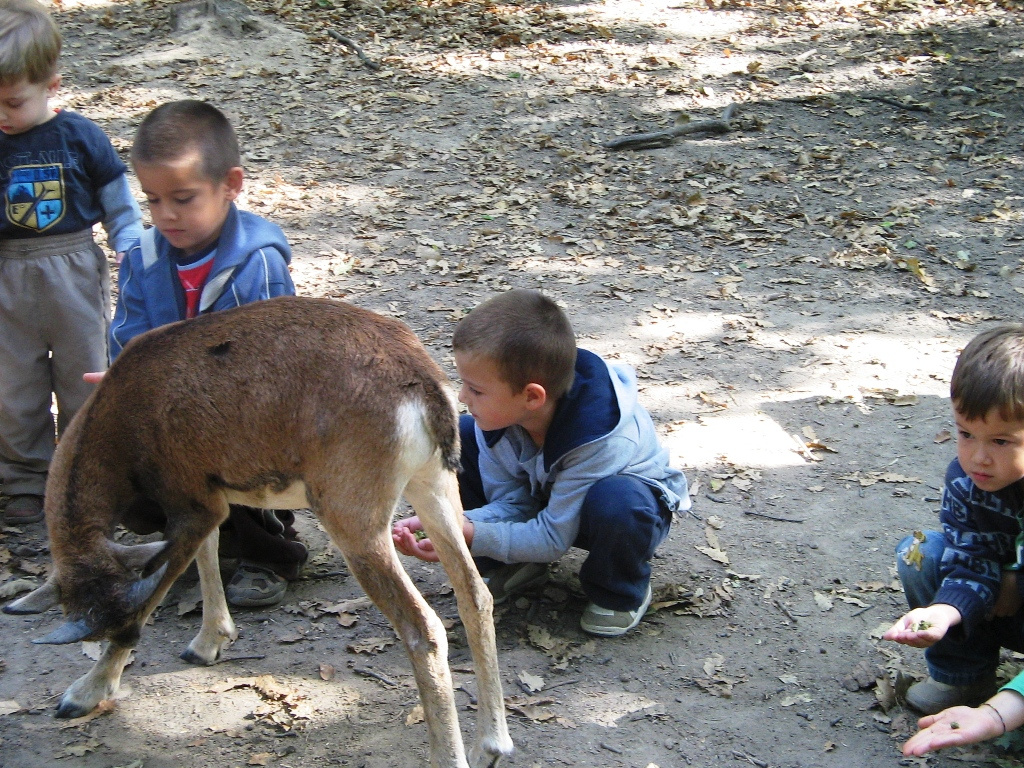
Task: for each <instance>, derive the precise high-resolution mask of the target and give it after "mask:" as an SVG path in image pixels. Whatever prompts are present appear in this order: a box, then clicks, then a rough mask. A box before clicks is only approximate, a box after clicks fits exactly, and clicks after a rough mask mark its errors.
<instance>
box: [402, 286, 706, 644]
mask: <svg viewBox="0 0 1024 768" xmlns="http://www.w3.org/2000/svg"><path fill="white" fill-rule="evenodd" d="M452 346H453V349H454V352H455V365H456V368H457V369H458V372H459V376H460V377H461V379H462V388H461V390H460V392H459V400H460V401H461V402H462V403H464V404H465V405H466V406H467V408H468V410H469V414H470V415H468V416H463V417H462V420H461V431H462V473H461V474H460V477H459V487H460V493H461V496H462V503H463V506H464V507H465V509H466V517H465V522H464V525H463V531H464V534H465V536H466V542H467V544H468V545H469V547H470V552H471V553H472V554H473V555H474V557H475V558H476V559H477V564H478V567H479V568H480V570H481V573H482V575H483V576H484V578H485V580H486V581H487V583H488V587H489V588H490V590H491V592H492V594H493V596H494V599H495V602H496V603H501V602H503V601H505V600H507V599H508V597H509V596H510V595H511V594H513V593H514V592H517V591H520V590H523V589H526V588H528V587H530V586H534V585H537V584H539V583H542V582H543V581H544V580H545V579H546V578H547V567H548V563H551V562H553V561H555V560H557V559H558V558H559V557H561V556H562V555H563V554H565V553H566V551H568V549H569V548H570V547H573V546H575V547H579V548H581V549H585V550H587V551H588V552H589V555H588V557H587V558H586V560H585V561H584V563H583V567H582V568H581V570H580V581H581V583H582V586H583V590H584V592H585V593H586V595H587V597H588V598H589V600H590V604H589V605H588V606H587V608H586V610H585V611H584V613H583V617H582V619H581V621H580V626H581V627H582V628H583V629H584V630H585V631H587V632H589V633H591V634H595V635H603V636H608V637H615V636H618V635H622V634H624V633H626V632H627V631H629V630H630V629H632V628H633V627H635V626H636V625H637V624H638V623H639V622H640V619H641V618H643V615H644V613H645V611H646V610H647V608H648V606H649V605H650V602H651V565H650V560H651V557H652V556H653V555H654V550H655V548H656V547H657V546H658V544H660V543H661V541H662V540H663V539H664V538H665V536H666V535H667V534H668V530H669V526H670V524H671V522H672V516H673V513H674V512H675V511H676V510H679V509H684V510H685V509H689V497H688V496H687V488H686V479H685V477H684V476H683V474H682V473H681V472H680V471H679V470H676V469H673V468H672V467H670V466H669V464H668V452H667V451H666V450H665V449H664V448H663V447H662V446H661V445H660V444H659V442H658V438H657V435H656V434H655V431H654V424H653V422H652V421H651V417H650V415H649V414H648V413H647V411H646V410H644V408H643V406H641V405H640V404H639V403H638V402H637V386H636V377H635V375H634V373H633V372H632V370H631V369H629V368H626V367H623V366H613V365H610V364H608V363H606V362H605V361H604V360H602V359H601V358H600V357H598V356H597V355H595V354H593V353H591V352H588V351H586V350H583V349H577V348H576V339H575V336H574V334H573V330H572V326H571V325H570V323H569V320H568V318H566V316H565V314H564V313H563V312H562V311H561V309H559V307H558V306H557V305H556V304H555V303H554V302H553V301H552V300H551V299H549V298H547V297H545V296H544V295H543V294H541V293H538V292H536V291H528V290H512V291H509V292H507V293H504V294H502V295H500V296H497V297H495V298H493V299H491V300H489V301H487V302H485V303H483V304H481V305H480V306H478V307H477V308H476V309H474V310H473V311H472V312H470V313H469V314H468V315H467V316H466V317H465V318H464V319H463V320H462V321H461V322H460V323H459V325H458V327H457V328H456V330H455V336H454V339H453V345H452ZM421 527H422V526H421V525H420V522H419V520H418V519H417V518H415V517H412V518H408V519H406V520H401V521H399V522H398V523H397V524H396V525H395V528H394V540H395V545H396V547H397V548H398V549H399V551H401V552H403V553H404V554H407V555H414V556H416V557H419V558H421V559H424V560H436V559H437V556H436V554H435V553H434V550H433V546H432V545H431V543H430V540H429V539H422V540H419V539H417V538H416V531H418V530H420V528H421Z"/></svg>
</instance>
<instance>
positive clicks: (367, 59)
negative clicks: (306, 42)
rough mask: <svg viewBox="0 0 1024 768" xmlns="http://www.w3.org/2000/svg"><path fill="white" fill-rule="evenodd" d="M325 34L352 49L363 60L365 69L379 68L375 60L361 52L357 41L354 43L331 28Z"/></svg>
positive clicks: (374, 69)
mask: <svg viewBox="0 0 1024 768" xmlns="http://www.w3.org/2000/svg"><path fill="white" fill-rule="evenodd" d="M327 34H328V35H330V36H331V37H333V38H334V39H335V40H337V41H338V42H339V43H341V44H342V45H344V46H345V47H346V48H351V49H352V50H353V51H355V52H356V56H358V57H359V60H360V61H361V62H363V66H365V67H366V68H367V69H370V70H373V71H374V72H376V71H377V70H378V69H380V64H378V63H377V62H376V61H374V60H373V59H371V58H370V57H369V56H367V55H366V54H365V53H364V52H363V49H362V48H360V47H359V45H358V43H356V42H355V41H354V40H351V39H349V38H347V37H345V36H344V35H342V34H340V33H338V32H335V31H334V30H333V29H328V30H327Z"/></svg>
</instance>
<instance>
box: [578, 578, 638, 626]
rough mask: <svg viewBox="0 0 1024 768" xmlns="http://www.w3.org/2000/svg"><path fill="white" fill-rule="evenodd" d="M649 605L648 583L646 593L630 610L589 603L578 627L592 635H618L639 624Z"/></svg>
mask: <svg viewBox="0 0 1024 768" xmlns="http://www.w3.org/2000/svg"><path fill="white" fill-rule="evenodd" d="M650 605H651V585H650V584H648V585H647V595H646V596H645V597H644V601H643V602H642V603H640V606H639V607H638V608H634V609H633V610H632V611H613V610H611V609H609V608H602V607H601V606H599V605H597V604H596V603H590V604H589V605H588V606H587V609H586V610H585V611H583V616H582V618H580V627H582V628H583V631H584V632H589V633H590V634H592V635H601V637H618V636H619V635H624V634H626V633H627V632H629V630H631V629H632V628H633V627H635V626H636V625H637V624H639V623H640V619H642V618H643V617H644V614H645V613H647V609H648V608H649V607H650Z"/></svg>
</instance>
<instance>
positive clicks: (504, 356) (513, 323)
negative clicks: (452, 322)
mask: <svg viewBox="0 0 1024 768" xmlns="http://www.w3.org/2000/svg"><path fill="white" fill-rule="evenodd" d="M452 349H453V350H454V351H455V352H461V353H465V354H470V355H482V356H483V357H485V358H487V359H489V360H492V361H493V362H494V364H495V366H496V367H497V369H498V374H499V375H500V376H501V378H502V379H504V381H505V382H506V383H507V384H508V385H509V386H510V387H511V388H512V390H513V391H514V392H521V391H522V390H523V389H525V388H526V385H527V384H531V383H535V384H540V385H541V386H542V387H544V389H545V390H546V391H547V393H548V397H550V398H552V399H555V400H557V399H558V398H560V397H561V396H562V395H564V394H565V393H566V392H568V391H569V388H570V387H571V386H572V381H573V376H574V373H575V368H576V336H575V334H573V330H572V325H571V324H570V323H569V318H567V317H566V316H565V313H564V312H562V310H561V309H560V308H559V307H558V305H557V304H555V302H554V301H552V300H551V299H549V298H548V297H547V296H545V295H544V294H542V293H540V292H539V291H530V290H526V289H523V288H517V289H513V290H511V291H507V292H506V293H503V294H501V295H500V296H495V297H494V298H493V299H489V300H488V301H485V302H484V303H483V304H480V305H479V306H477V307H476V308H475V309H473V310H472V311H471V312H470V313H469V314H468V315H466V316H465V317H464V318H463V319H462V320H461V321H460V322H459V324H458V325H457V326H456V327H455V335H454V336H453V338H452Z"/></svg>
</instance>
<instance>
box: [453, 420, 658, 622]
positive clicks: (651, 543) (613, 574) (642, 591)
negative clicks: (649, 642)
mask: <svg viewBox="0 0 1024 768" xmlns="http://www.w3.org/2000/svg"><path fill="white" fill-rule="evenodd" d="M459 431H460V432H461V437H462V471H461V472H460V473H459V494H460V496H461V497H462V506H463V507H464V508H465V509H476V508H477V507H482V506H484V505H485V504H486V503H487V498H486V497H485V496H484V489H483V481H482V479H481V477H480V461H479V459H480V449H479V447H478V446H477V444H476V436H475V433H474V429H473V417H472V416H468V415H463V416H462V417H461V418H460V420H459ZM671 524H672V511H671V510H670V509H669V508H668V507H667V506H666V505H665V504H664V502H663V501H662V500H661V499H659V498H658V496H657V495H656V491H655V489H654V488H652V487H651V486H649V485H647V483H644V482H642V481H640V480H638V479H637V478H635V477H631V476H627V475H612V476H611V477H605V478H602V479H601V480H598V481H597V482H596V483H594V484H593V485H592V486H591V487H590V490H589V491H588V492H587V495H586V498H585V499H584V501H583V508H582V510H581V515H580V530H579V533H578V534H577V536H576V541H574V542H573V546H575V547H579V548H580V549H585V550H587V551H588V552H589V553H590V554H589V555H588V557H587V559H586V560H584V562H583V567H582V568H580V583H581V584H582V586H583V591H584V592H585V593H586V595H587V598H588V599H589V600H591V601H592V602H594V603H596V604H597V605H599V606H601V607H602V608H608V609H609V610H612V611H631V610H633V609H634V608H638V607H639V606H640V604H641V603H642V602H643V601H644V598H645V597H646V596H647V586H648V584H649V583H650V580H651V564H650V560H651V558H652V557H653V556H654V550H655V549H656V548H657V546H658V545H659V544H660V543H661V542H662V541H663V540H664V538H665V537H666V536H667V535H668V530H669V526H670V525H671Z"/></svg>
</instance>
